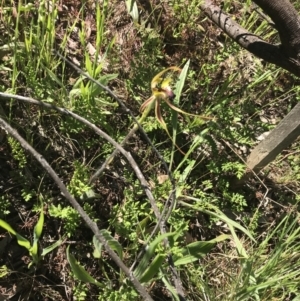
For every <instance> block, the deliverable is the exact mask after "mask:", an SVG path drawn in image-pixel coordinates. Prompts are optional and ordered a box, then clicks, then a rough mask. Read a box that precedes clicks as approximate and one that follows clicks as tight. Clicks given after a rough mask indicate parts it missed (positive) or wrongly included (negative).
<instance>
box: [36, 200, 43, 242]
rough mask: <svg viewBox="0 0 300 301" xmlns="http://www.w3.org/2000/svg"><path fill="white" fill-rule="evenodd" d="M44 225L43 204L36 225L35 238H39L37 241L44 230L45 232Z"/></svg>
mask: <svg viewBox="0 0 300 301" xmlns="http://www.w3.org/2000/svg"><path fill="white" fill-rule="evenodd" d="M43 227H44V212H43V206H42V209H41V213H40V217H39V220H38V222H37V224H36V225H35V227H34V240H37V241H38V240H39V238H40V237H41V235H42V232H43Z"/></svg>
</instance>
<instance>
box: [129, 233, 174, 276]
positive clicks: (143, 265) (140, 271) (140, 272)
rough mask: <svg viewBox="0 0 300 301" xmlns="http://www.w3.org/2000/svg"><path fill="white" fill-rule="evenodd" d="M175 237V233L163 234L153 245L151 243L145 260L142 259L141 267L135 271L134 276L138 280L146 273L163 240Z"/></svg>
mask: <svg viewBox="0 0 300 301" xmlns="http://www.w3.org/2000/svg"><path fill="white" fill-rule="evenodd" d="M173 235H174V233H165V234H162V235H160V236H158V237H157V238H156V239H155V240H154V241H153V242H152V243H150V245H149V246H148V248H147V249H146V252H145V254H144V256H143V258H142V259H141V261H140V263H139V265H138V266H137V268H136V269H135V271H134V275H135V277H136V278H137V279H140V278H141V277H142V275H143V273H144V271H145V270H146V269H147V267H148V264H149V261H150V259H151V257H152V256H153V255H154V252H155V249H156V247H157V246H158V244H159V243H160V242H162V240H163V239H165V238H166V237H169V236H173Z"/></svg>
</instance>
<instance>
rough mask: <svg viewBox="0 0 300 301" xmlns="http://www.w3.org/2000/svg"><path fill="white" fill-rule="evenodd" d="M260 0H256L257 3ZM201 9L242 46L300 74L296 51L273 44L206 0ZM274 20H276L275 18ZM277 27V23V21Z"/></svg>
mask: <svg viewBox="0 0 300 301" xmlns="http://www.w3.org/2000/svg"><path fill="white" fill-rule="evenodd" d="M258 2H259V1H256V3H257V4H259V3H258ZM201 9H202V10H203V11H204V13H205V14H206V15H207V16H208V17H209V19H211V20H212V21H213V22H214V23H215V24H216V25H218V26H219V27H220V28H221V29H222V30H223V31H224V32H225V33H226V34H227V35H228V36H229V37H230V38H231V39H233V40H234V41H235V42H236V43H238V44H239V45H240V46H241V47H243V48H245V49H247V50H248V51H249V52H251V53H253V54H254V55H256V56H257V57H259V58H261V59H263V60H265V61H266V62H269V63H272V64H275V65H277V66H279V67H282V68H283V69H286V70H288V71H290V72H291V73H293V74H295V75H297V76H300V61H299V60H298V57H297V56H294V55H293V56H291V53H293V54H294V51H285V48H283V46H281V45H272V44H270V43H267V42H266V41H264V40H263V39H261V38H260V37H259V36H257V35H255V34H252V33H250V32H249V31H247V30H246V29H244V28H243V27H241V26H240V25H239V24H238V23H236V22H235V21H233V20H232V19H231V18H230V17H229V16H228V15H227V14H226V13H224V12H223V11H222V10H221V9H220V8H219V7H217V6H215V5H213V4H212V2H211V1H210V0H206V1H205V2H204V3H203V4H202V5H201ZM273 21H274V20H273ZM275 25H276V28H277V24H276V23H275Z"/></svg>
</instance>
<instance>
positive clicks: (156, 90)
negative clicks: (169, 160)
mask: <svg viewBox="0 0 300 301" xmlns="http://www.w3.org/2000/svg"><path fill="white" fill-rule="evenodd" d="M170 70H173V71H176V72H178V74H180V72H181V69H180V68H178V67H176V66H172V67H169V68H166V69H164V70H163V71H161V72H160V73H158V74H157V75H156V76H154V77H153V79H152V81H151V91H152V95H151V97H149V98H148V99H147V100H146V101H145V102H144V103H143V104H142V105H141V108H140V111H141V112H143V111H144V110H145V109H146V108H147V107H148V106H149V105H151V104H152V103H153V102H154V101H155V116H156V119H157V120H158V122H159V123H160V125H161V126H162V127H163V129H164V130H165V131H166V132H167V134H168V136H169V137H170V139H171V140H172V141H173V139H172V137H171V135H170V133H169V131H168V128H167V125H166V123H165V121H164V120H163V117H162V115H161V109H160V102H161V101H162V100H163V101H165V102H166V103H167V105H168V106H169V107H170V108H171V109H172V110H174V111H176V112H178V113H181V114H184V115H189V116H196V117H200V118H202V119H209V120H210V119H213V118H211V117H206V116H199V115H195V114H190V113H187V112H185V111H182V110H181V109H179V108H177V107H176V106H174V105H173V104H172V103H171V101H170V99H173V98H174V97H175V94H174V93H173V91H172V88H171V86H170V84H171V82H172V78H171V77H166V78H165V77H164V75H165V73H166V72H168V71H170ZM159 85H160V87H159ZM175 145H176V147H177V149H178V150H179V151H180V152H181V153H182V154H184V153H183V151H182V150H181V149H180V148H179V147H178V146H177V144H176V143H175Z"/></svg>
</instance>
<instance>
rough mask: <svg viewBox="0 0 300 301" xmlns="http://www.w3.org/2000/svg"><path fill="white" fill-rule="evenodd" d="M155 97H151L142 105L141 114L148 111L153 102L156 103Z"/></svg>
mask: <svg viewBox="0 0 300 301" xmlns="http://www.w3.org/2000/svg"><path fill="white" fill-rule="evenodd" d="M155 98H156V97H155V95H152V96H151V97H149V98H148V99H147V100H146V101H145V102H144V103H143V104H142V105H141V107H140V112H143V111H144V110H145V109H146V107H148V106H149V105H150V104H151V103H152V101H155Z"/></svg>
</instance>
